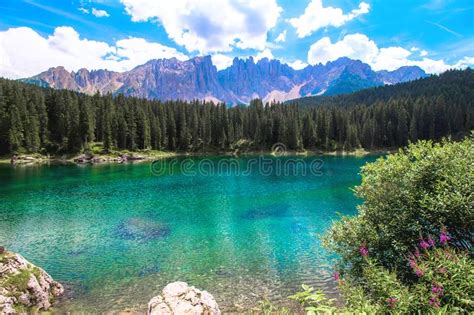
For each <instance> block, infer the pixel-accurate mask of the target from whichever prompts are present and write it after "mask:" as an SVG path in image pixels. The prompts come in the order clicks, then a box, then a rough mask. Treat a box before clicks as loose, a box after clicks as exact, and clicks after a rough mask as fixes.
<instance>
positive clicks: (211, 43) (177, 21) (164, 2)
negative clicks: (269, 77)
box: [120, 0, 282, 54]
mask: <svg viewBox="0 0 474 315" xmlns="http://www.w3.org/2000/svg"><path fill="white" fill-rule="evenodd" d="M120 1H121V2H122V3H123V4H124V5H125V10H126V12H127V13H128V14H129V15H130V16H131V17H132V21H134V22H140V21H155V22H159V23H160V24H161V25H162V26H163V27H164V29H165V31H166V33H167V34H168V36H169V37H170V38H171V39H172V40H174V41H175V42H176V43H177V44H179V45H182V46H184V47H185V48H186V49H187V50H188V51H190V52H191V51H198V52H200V53H203V54H205V53H209V52H225V51H231V50H232V49H233V47H234V46H235V47H238V48H241V49H247V48H252V49H256V50H263V49H265V43H266V41H267V32H268V31H269V30H270V29H271V28H273V27H274V26H275V25H276V22H277V19H278V17H279V16H280V13H281V11H282V9H281V7H280V6H278V4H277V3H276V0H240V1H237V0H201V1H193V0H178V1H169V0H120Z"/></svg>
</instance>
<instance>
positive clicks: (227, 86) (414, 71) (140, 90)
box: [23, 56, 427, 104]
mask: <svg viewBox="0 0 474 315" xmlns="http://www.w3.org/2000/svg"><path fill="white" fill-rule="evenodd" d="M426 76H427V74H426V73H425V72H424V71H423V70H422V69H420V68H419V67H402V68H400V69H397V70H395V71H385V70H384V71H373V70H372V69H371V68H370V66H369V65H367V64H365V63H363V62H361V61H359V60H352V59H349V58H345V57H343V58H339V59H338V60H336V61H333V62H328V63H327V64H326V65H322V64H318V65H314V66H313V65H309V66H307V67H306V68H304V69H301V70H295V69H293V68H291V67H290V66H288V65H287V64H283V63H281V62H280V61H278V60H268V59H267V58H263V59H261V60H259V61H258V62H255V61H254V60H253V58H251V57H250V58H248V59H239V58H235V59H234V61H233V63H232V65H231V66H229V67H228V68H226V69H224V70H220V71H217V69H216V67H215V66H214V65H213V63H212V60H211V57H210V56H204V57H195V58H192V59H189V60H187V61H179V60H177V59H175V58H171V59H158V60H150V61H148V62H147V63H145V64H143V65H140V66H137V67H135V68H134V69H132V70H130V71H126V72H122V73H119V72H113V71H108V70H93V71H89V70H87V69H80V70H78V71H77V72H69V71H67V70H66V69H65V68H64V67H61V66H59V67H55V68H50V69H49V70H47V71H45V72H42V73H40V74H38V75H36V76H33V77H31V78H27V79H23V80H24V81H26V82H29V83H34V84H38V85H41V86H45V87H52V88H57V89H70V90H74V91H78V92H83V93H88V94H94V93H96V92H100V93H101V94H106V93H112V94H119V93H122V94H124V95H126V96H136V97H142V98H147V99H158V100H163V101H166V100H176V99H182V100H194V99H201V100H212V101H216V102H217V101H219V102H225V103H228V104H239V103H242V104H247V103H249V102H250V100H252V99H254V98H260V99H263V100H264V101H269V102H271V101H286V100H289V99H294V98H299V97H302V96H311V95H335V94H343V93H351V92H354V91H358V90H361V89H364V88H368V87H374V86H380V85H384V84H396V83H400V82H406V81H411V80H415V79H419V78H423V77H426Z"/></svg>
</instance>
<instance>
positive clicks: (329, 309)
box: [290, 232, 474, 314]
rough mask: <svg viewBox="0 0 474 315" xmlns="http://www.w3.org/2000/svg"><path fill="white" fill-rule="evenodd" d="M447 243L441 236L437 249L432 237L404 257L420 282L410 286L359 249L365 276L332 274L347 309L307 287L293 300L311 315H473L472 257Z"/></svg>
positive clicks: (367, 252) (445, 235)
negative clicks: (366, 314) (419, 314)
mask: <svg viewBox="0 0 474 315" xmlns="http://www.w3.org/2000/svg"><path fill="white" fill-rule="evenodd" d="M449 239H450V237H449V236H448V235H447V234H446V232H442V233H441V235H440V238H439V240H440V241H439V243H438V244H437V243H436V242H435V241H434V239H433V238H431V237H427V238H421V239H420V241H419V248H415V250H413V251H412V252H411V253H410V254H409V255H408V257H406V259H407V265H408V266H409V268H410V269H411V271H412V274H413V275H414V276H415V278H416V280H415V281H413V282H411V283H409V284H406V283H404V282H403V281H402V280H401V279H400V278H399V277H398V276H397V274H396V273H395V272H393V271H389V270H388V269H387V268H384V267H382V266H381V265H379V264H378V263H377V262H376V260H375V259H373V258H372V257H371V256H370V255H369V249H368V248H367V247H366V246H365V245H361V246H360V256H361V257H362V259H363V261H364V263H363V264H364V265H363V266H362V276H361V277H357V278H354V277H351V276H350V275H348V276H346V277H342V276H341V275H340V274H339V272H336V273H335V274H334V279H335V280H336V281H337V282H338V284H339V288H340V290H341V293H342V294H343V296H344V298H345V300H346V306H345V308H343V309H337V308H336V307H335V306H334V305H333V300H330V299H327V298H326V297H325V296H324V293H322V292H321V291H314V289H313V288H310V287H307V286H303V289H304V291H302V292H299V293H297V294H295V295H293V296H291V297H290V298H292V299H295V300H297V301H299V302H300V303H302V304H303V305H304V306H305V307H306V311H307V314H329V313H331V314H346V313H369V314H376V313H393V314H409V313H422V314H424V313H427V314H430V313H436V314H452V313H466V314H467V313H473V312H474V300H473V298H474V286H473V284H474V263H473V261H472V259H471V257H470V256H469V253H468V252H466V251H460V250H458V249H455V248H452V247H449V246H448V240H449Z"/></svg>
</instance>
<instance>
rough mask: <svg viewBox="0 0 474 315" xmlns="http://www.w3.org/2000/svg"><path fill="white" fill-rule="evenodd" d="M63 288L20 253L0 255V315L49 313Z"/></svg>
mask: <svg viewBox="0 0 474 315" xmlns="http://www.w3.org/2000/svg"><path fill="white" fill-rule="evenodd" d="M63 293H64V288H63V286H62V285H61V284H60V283H58V282H56V281H54V280H53V278H51V276H50V275H49V274H47V273H46V272H45V271H44V270H43V269H41V268H39V267H36V266H34V265H33V264H31V263H30V262H28V261H27V260H26V259H25V258H23V257H22V256H21V255H19V254H15V253H10V252H6V251H5V252H3V253H0V314H27V313H30V312H36V311H38V310H44V311H46V310H48V309H49V308H50V307H51V303H52V301H53V299H54V298H55V297H58V296H60V295H62V294H63Z"/></svg>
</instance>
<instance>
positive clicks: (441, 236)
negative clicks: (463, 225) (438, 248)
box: [439, 229, 451, 245]
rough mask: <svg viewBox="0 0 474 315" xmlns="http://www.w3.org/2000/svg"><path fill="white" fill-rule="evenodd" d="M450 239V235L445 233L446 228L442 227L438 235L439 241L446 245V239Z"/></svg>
mask: <svg viewBox="0 0 474 315" xmlns="http://www.w3.org/2000/svg"><path fill="white" fill-rule="evenodd" d="M450 239H451V237H449V235H448V234H447V233H446V230H445V229H443V230H442V231H441V234H440V235H439V242H440V243H441V244H443V245H446V244H448V241H449V240H450Z"/></svg>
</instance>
